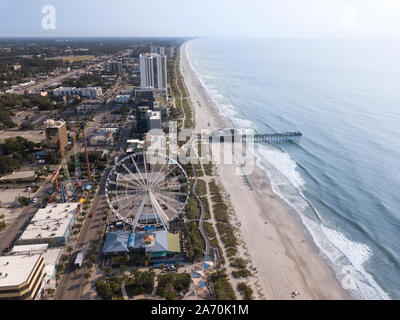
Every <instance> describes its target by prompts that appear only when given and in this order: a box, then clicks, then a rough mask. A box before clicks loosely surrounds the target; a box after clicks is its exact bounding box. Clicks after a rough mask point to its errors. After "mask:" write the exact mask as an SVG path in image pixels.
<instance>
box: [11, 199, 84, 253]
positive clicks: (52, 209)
mask: <svg viewBox="0 0 400 320" xmlns="http://www.w3.org/2000/svg"><path fill="white" fill-rule="evenodd" d="M80 206H81V204H80V203H79V202H73V203H54V204H49V205H47V206H46V208H43V209H39V210H38V211H37V212H36V214H35V215H34V217H33V218H32V220H31V222H30V223H29V225H28V227H27V228H26V229H25V231H24V232H23V233H22V235H21V237H20V238H19V240H18V242H17V243H18V244H19V245H24V244H40V243H48V244H49V246H50V247H56V246H63V245H65V244H67V242H68V239H69V236H70V234H71V230H72V227H73V225H74V222H75V218H76V216H77V215H78V214H79V211H80Z"/></svg>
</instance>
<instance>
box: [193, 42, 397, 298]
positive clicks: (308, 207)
mask: <svg viewBox="0 0 400 320" xmlns="http://www.w3.org/2000/svg"><path fill="white" fill-rule="evenodd" d="M186 52H187V54H188V57H189V59H190V63H191V65H192V67H193V68H194V70H195V71H196V73H197V74H198V76H199V78H200V80H201V82H202V83H203V85H204V86H205V88H206V90H207V91H208V92H209V94H210V95H211V97H212V98H213V99H214V100H215V102H216V103H217V105H218V107H219V109H220V110H221V112H222V113H223V114H224V115H225V116H226V117H228V118H230V119H231V120H232V121H233V122H234V124H235V125H236V126H237V127H241V128H256V130H257V131H258V132H260V133H275V132H286V131H300V132H302V133H303V137H302V139H301V142H300V143H299V144H293V143H287V144H283V145H276V146H273V145H267V144H263V145H258V148H257V151H256V156H257V163H258V165H259V166H260V167H261V168H263V169H264V170H265V171H266V172H267V175H268V177H269V179H270V181H271V185H272V188H273V190H274V192H275V193H277V194H278V195H279V196H280V197H281V198H282V199H283V200H284V201H286V202H287V203H288V204H289V205H290V206H291V207H292V208H294V209H295V210H296V212H297V214H298V217H299V218H300V219H301V221H302V222H303V224H304V226H305V227H306V229H307V230H308V231H309V233H310V235H311V236H312V238H313V240H314V242H315V244H316V245H317V247H318V248H319V249H320V255H321V256H322V257H323V258H324V260H325V261H326V262H327V263H328V264H329V265H330V267H331V268H332V270H333V272H334V273H335V274H336V276H337V278H338V279H339V281H340V282H341V284H342V286H343V287H344V288H345V289H347V290H349V292H350V294H351V295H352V297H354V298H358V299H400V62H399V57H400V41H398V40H397V41H396V40H389V39H385V40H383V39H382V40H379V39H357V40H350V39H347V40H345V39H223V38H218V39H216V38H200V39H195V40H191V41H189V42H188V43H187V46H186Z"/></svg>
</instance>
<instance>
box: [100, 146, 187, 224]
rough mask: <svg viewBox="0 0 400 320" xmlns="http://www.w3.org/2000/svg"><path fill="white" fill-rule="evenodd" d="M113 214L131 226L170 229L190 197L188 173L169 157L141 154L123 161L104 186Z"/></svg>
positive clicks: (115, 168)
mask: <svg viewBox="0 0 400 320" xmlns="http://www.w3.org/2000/svg"><path fill="white" fill-rule="evenodd" d="M105 194H106V199H107V203H108V205H109V207H110V209H111V211H112V212H113V214H114V215H115V216H116V217H117V218H118V219H119V220H121V221H123V222H125V223H126V224H129V225H131V226H132V229H133V230H136V229H137V230H143V229H145V227H154V228H164V229H166V230H168V229H169V222H170V221H171V220H173V219H174V218H175V217H177V216H178V215H179V214H180V213H181V212H182V211H183V210H184V208H185V206H186V204H187V201H188V199H189V195H190V188H189V180H188V177H187V175H186V172H185V170H184V169H183V168H182V166H181V165H180V164H179V163H178V162H177V161H175V160H173V159H171V158H170V157H168V156H167V155H164V154H157V155H155V154H154V153H149V152H139V153H134V154H130V155H128V156H126V157H124V158H123V159H121V160H120V161H119V162H118V163H117V164H116V165H115V166H114V167H113V168H112V170H111V172H110V173H109V175H108V177H107V181H106V185H105Z"/></svg>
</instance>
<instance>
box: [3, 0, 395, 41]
mask: <svg viewBox="0 0 400 320" xmlns="http://www.w3.org/2000/svg"><path fill="white" fill-rule="evenodd" d="M44 5H53V6H54V7H55V9H56V28H55V30H44V29H43V28H42V26H41V21H42V17H43V15H42V13H41V11H42V7H43V6H44ZM399 17H400V0H142V1H137V0H0V36H3V37H4V36H99V37H101V36H163V37H167V36H238V37H243V36H255V37H270V36H273V37H298V36H300V37H302V36H306V37H309V36H322V37H353V36H355V37H358V36H361V37H400V18H399Z"/></svg>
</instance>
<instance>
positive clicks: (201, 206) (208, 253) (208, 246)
mask: <svg viewBox="0 0 400 320" xmlns="http://www.w3.org/2000/svg"><path fill="white" fill-rule="evenodd" d="M192 170H193V172H194V175H195V181H194V183H193V194H194V196H195V197H196V199H197V201H198V202H199V205H200V209H201V216H200V221H199V230H200V233H201V236H202V237H203V239H204V242H205V245H206V250H205V257H209V256H210V241H209V240H208V238H207V235H206V232H205V231H204V225H203V222H204V216H205V214H206V211H205V209H204V204H203V201H201V199H200V197H199V196H198V194H197V192H196V187H197V182H198V180H197V176H196V170H195V168H194V165H193V163H192Z"/></svg>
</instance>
